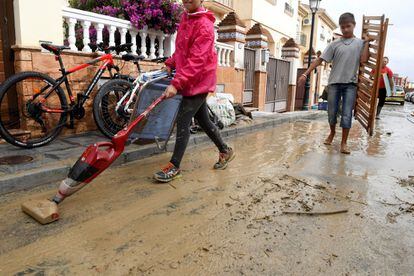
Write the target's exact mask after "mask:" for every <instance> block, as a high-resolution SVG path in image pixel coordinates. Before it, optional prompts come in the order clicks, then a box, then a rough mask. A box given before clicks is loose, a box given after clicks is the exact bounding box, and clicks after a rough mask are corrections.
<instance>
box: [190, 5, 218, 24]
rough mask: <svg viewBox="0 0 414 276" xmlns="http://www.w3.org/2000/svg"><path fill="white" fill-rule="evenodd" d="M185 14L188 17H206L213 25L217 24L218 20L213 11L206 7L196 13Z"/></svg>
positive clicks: (200, 8)
mask: <svg viewBox="0 0 414 276" xmlns="http://www.w3.org/2000/svg"><path fill="white" fill-rule="evenodd" d="M185 14H186V15H187V16H188V17H202V16H205V17H207V18H208V19H209V20H210V21H211V22H213V23H214V22H216V18H215V17H214V14H213V13H212V12H211V11H209V10H207V9H206V8H204V7H199V8H198V9H197V11H196V12H193V13H189V12H185Z"/></svg>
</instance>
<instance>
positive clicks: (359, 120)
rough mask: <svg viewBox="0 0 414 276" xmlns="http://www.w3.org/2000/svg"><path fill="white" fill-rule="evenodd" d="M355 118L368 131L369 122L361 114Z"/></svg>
mask: <svg viewBox="0 0 414 276" xmlns="http://www.w3.org/2000/svg"><path fill="white" fill-rule="evenodd" d="M355 118H356V119H357V120H358V122H359V123H360V124H361V125H362V126H363V127H364V128H365V129H368V122H367V121H366V120H365V119H364V118H363V117H362V116H361V115H359V113H357V114H356V116H355Z"/></svg>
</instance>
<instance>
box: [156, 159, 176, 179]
mask: <svg viewBox="0 0 414 276" xmlns="http://www.w3.org/2000/svg"><path fill="white" fill-rule="evenodd" d="M179 177H181V170H180V169H179V168H176V167H175V166H174V165H173V164H172V163H168V165H167V166H165V167H164V168H162V169H161V171H159V172H157V173H155V174H154V179H155V180H157V181H159V182H163V183H167V182H170V181H172V180H174V179H177V178H179Z"/></svg>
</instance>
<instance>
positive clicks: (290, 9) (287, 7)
mask: <svg viewBox="0 0 414 276" xmlns="http://www.w3.org/2000/svg"><path fill="white" fill-rule="evenodd" d="M294 12H295V10H294V9H293V7H292V6H291V5H290V4H289V3H288V2H285V13H286V14H288V15H290V16H293V14H294Z"/></svg>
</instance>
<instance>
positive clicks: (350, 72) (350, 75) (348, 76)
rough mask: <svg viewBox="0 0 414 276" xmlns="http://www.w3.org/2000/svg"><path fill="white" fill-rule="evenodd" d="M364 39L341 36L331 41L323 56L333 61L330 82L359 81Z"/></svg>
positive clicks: (328, 60)
mask: <svg viewBox="0 0 414 276" xmlns="http://www.w3.org/2000/svg"><path fill="white" fill-rule="evenodd" d="M363 49H364V41H363V40H362V39H359V38H347V39H343V38H339V39H337V40H334V41H333V42H331V43H330V44H329V45H328V47H327V48H326V49H325V51H324V52H323V54H322V55H321V58H322V59H323V60H324V61H326V62H332V70H331V74H330V75H329V81H328V84H334V83H357V82H358V76H357V73H358V68H359V63H360V59H361V54H362V50H363Z"/></svg>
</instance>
